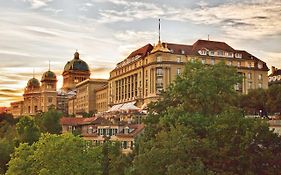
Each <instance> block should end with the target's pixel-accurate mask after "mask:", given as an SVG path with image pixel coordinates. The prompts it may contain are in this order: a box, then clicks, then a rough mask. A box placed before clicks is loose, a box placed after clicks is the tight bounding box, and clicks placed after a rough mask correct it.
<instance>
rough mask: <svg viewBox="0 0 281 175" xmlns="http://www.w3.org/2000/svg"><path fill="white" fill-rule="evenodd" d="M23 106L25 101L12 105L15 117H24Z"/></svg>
mask: <svg viewBox="0 0 281 175" xmlns="http://www.w3.org/2000/svg"><path fill="white" fill-rule="evenodd" d="M23 105H24V101H16V102H12V103H11V113H12V114H13V116H14V117H16V118H17V117H19V116H22V115H23Z"/></svg>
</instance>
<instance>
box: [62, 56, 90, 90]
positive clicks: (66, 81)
mask: <svg viewBox="0 0 281 175" xmlns="http://www.w3.org/2000/svg"><path fill="white" fill-rule="evenodd" d="M90 74H91V73H90V69H89V66H88V64H87V63H86V62H85V61H83V60H81V59H80V58H79V53H78V52H75V53H74V58H73V59H72V60H70V61H68V62H67V63H66V65H65V66H64V70H63V73H62V76H63V86H62V89H63V90H64V91H66V92H68V91H70V90H72V89H74V88H75V85H76V84H78V83H80V82H81V81H84V80H86V79H89V78H90Z"/></svg>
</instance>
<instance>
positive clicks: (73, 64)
mask: <svg viewBox="0 0 281 175" xmlns="http://www.w3.org/2000/svg"><path fill="white" fill-rule="evenodd" d="M69 70H79V71H90V69H89V66H88V64H87V63H86V62H85V61H83V60H81V59H79V53H78V52H75V54H74V58H73V59H72V60H71V61H68V62H67V63H66V65H65V66H64V71H69Z"/></svg>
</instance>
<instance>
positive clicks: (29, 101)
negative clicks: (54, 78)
mask: <svg viewBox="0 0 281 175" xmlns="http://www.w3.org/2000/svg"><path fill="white" fill-rule="evenodd" d="M23 98H24V114H25V115H35V114H36V113H37V112H38V111H40V82H39V81H38V80H37V79H36V78H34V77H33V78H31V79H30V80H29V81H28V82H27V86H26V88H25V89H24V94H23Z"/></svg>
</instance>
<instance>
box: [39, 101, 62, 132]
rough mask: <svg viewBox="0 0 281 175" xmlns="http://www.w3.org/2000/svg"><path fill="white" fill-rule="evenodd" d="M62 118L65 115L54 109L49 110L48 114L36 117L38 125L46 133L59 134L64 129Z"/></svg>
mask: <svg viewBox="0 0 281 175" xmlns="http://www.w3.org/2000/svg"><path fill="white" fill-rule="evenodd" d="M62 116H63V113H61V112H60V111H57V110H56V109H55V108H53V107H52V108H49V110H48V112H45V113H43V114H41V115H39V116H36V123H38V126H39V127H40V130H41V131H42V132H44V133H46V132H48V133H50V134H59V133H61V129H62V128H61V124H60V118H61V117H62Z"/></svg>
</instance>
